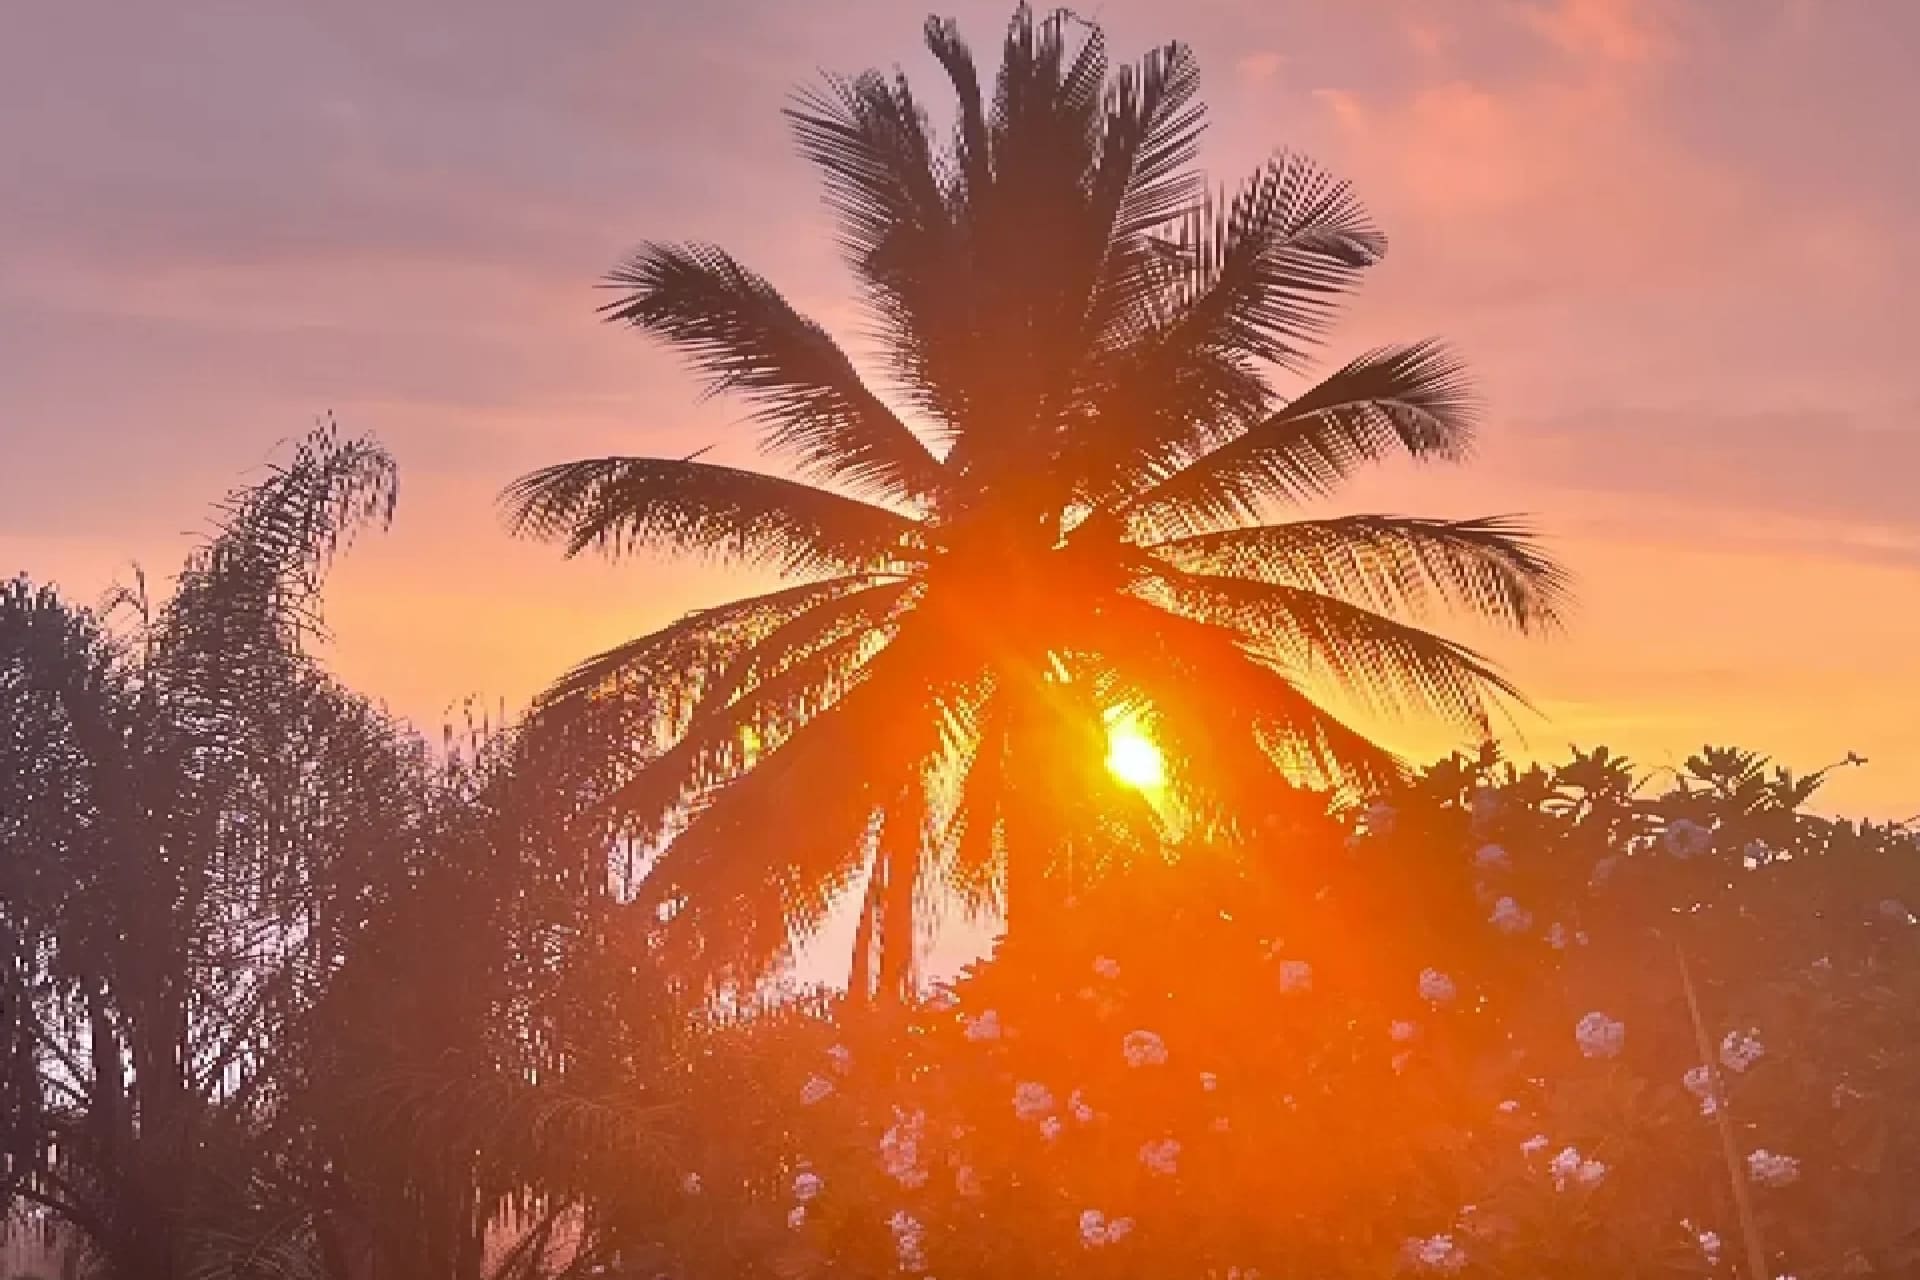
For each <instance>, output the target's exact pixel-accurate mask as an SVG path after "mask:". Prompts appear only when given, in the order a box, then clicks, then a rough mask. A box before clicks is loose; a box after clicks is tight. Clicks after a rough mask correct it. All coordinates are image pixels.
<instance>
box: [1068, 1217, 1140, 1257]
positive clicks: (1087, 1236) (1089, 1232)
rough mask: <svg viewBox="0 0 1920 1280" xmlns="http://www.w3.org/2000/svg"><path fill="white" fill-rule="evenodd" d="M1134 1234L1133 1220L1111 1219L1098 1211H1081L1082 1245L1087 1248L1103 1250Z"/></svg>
mask: <svg viewBox="0 0 1920 1280" xmlns="http://www.w3.org/2000/svg"><path fill="white" fill-rule="evenodd" d="M1132 1232H1133V1219H1132V1218H1109V1217H1107V1215H1106V1214H1104V1213H1102V1212H1101V1211H1100V1210H1098V1209H1086V1210H1082V1211H1081V1214H1080V1243H1081V1244H1082V1245H1083V1246H1085V1247H1086V1248H1089V1249H1103V1248H1105V1247H1106V1246H1108V1245H1110V1244H1119V1243H1120V1242H1121V1241H1122V1240H1125V1239H1126V1238H1127V1237H1128V1236H1129V1235H1130V1234H1132Z"/></svg>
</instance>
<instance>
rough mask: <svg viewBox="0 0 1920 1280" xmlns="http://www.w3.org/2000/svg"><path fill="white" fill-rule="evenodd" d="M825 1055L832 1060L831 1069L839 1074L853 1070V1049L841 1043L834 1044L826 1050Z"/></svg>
mask: <svg viewBox="0 0 1920 1280" xmlns="http://www.w3.org/2000/svg"><path fill="white" fill-rule="evenodd" d="M827 1057H828V1058H829V1059H831V1060H832V1062H833V1069H834V1070H835V1071H837V1072H839V1073H840V1074H841V1075H845V1074H847V1072H849V1071H851V1070H853V1050H851V1049H849V1048H847V1046H845V1045H843V1044H837V1045H834V1046H833V1048H831V1049H829V1050H827Z"/></svg>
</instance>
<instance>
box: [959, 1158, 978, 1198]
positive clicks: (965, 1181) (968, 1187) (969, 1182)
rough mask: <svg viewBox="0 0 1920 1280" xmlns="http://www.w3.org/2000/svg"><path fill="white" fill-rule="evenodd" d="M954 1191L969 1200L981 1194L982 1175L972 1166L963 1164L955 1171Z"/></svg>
mask: <svg viewBox="0 0 1920 1280" xmlns="http://www.w3.org/2000/svg"><path fill="white" fill-rule="evenodd" d="M953 1189H954V1190H955V1191H958V1192H959V1193H960V1194H961V1195H963V1196H967V1197H969V1198H972V1197H974V1196H977V1195H979V1194H980V1191H981V1188H980V1175H979V1174H978V1173H975V1172H974V1168H973V1166H972V1165H970V1164H963V1165H961V1166H960V1167H959V1168H958V1169H955V1170H954V1171H953Z"/></svg>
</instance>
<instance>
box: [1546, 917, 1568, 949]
mask: <svg viewBox="0 0 1920 1280" xmlns="http://www.w3.org/2000/svg"><path fill="white" fill-rule="evenodd" d="M1547 945H1548V946H1550V947H1552V948H1553V949H1554V950H1555V951H1565V950H1566V949H1567V926H1565V925H1563V924H1561V923H1560V922H1559V921H1558V920H1555V921H1554V922H1553V923H1552V924H1550V925H1548V926H1547Z"/></svg>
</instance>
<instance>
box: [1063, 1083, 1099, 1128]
mask: <svg viewBox="0 0 1920 1280" xmlns="http://www.w3.org/2000/svg"><path fill="white" fill-rule="evenodd" d="M1067 1112H1068V1113H1069V1114H1070V1115H1072V1116H1073V1118H1074V1119H1075V1120H1078V1121H1079V1122H1080V1123H1081V1124H1092V1123H1093V1108H1092V1107H1091V1106H1089V1105H1087V1100H1086V1099H1085V1098H1084V1097H1082V1096H1081V1095H1080V1091H1079V1090H1078V1089H1075V1090H1074V1091H1073V1092H1072V1093H1071V1094H1069V1095H1068V1096H1067Z"/></svg>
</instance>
